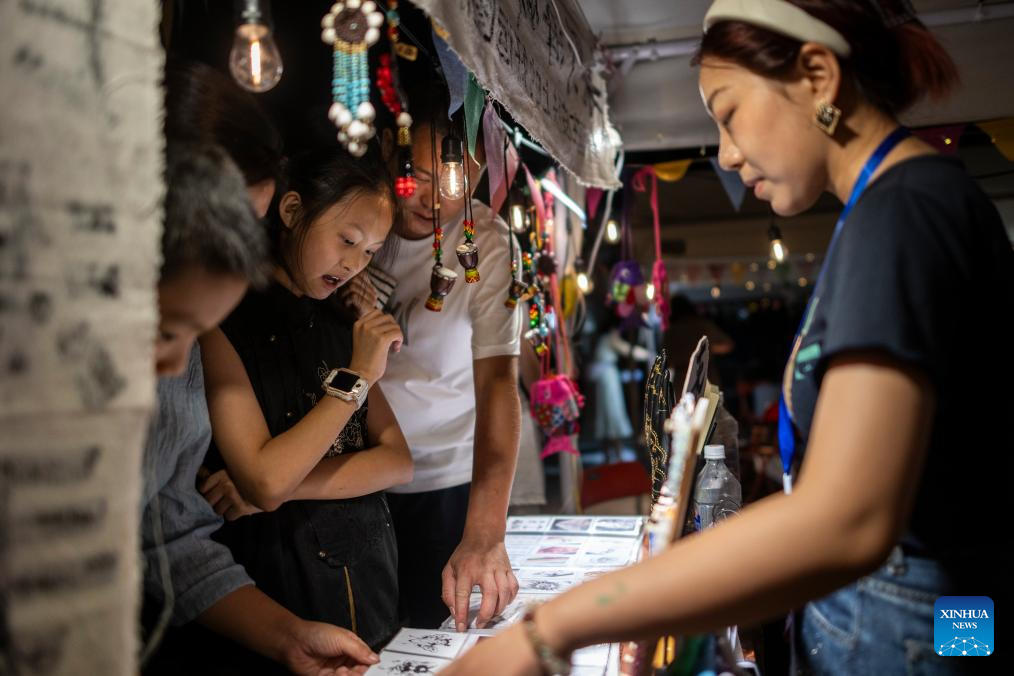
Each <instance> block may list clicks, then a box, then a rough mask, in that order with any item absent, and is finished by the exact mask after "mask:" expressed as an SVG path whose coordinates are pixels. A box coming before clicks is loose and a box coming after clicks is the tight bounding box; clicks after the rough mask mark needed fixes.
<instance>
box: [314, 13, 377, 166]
mask: <svg viewBox="0 0 1014 676" xmlns="http://www.w3.org/2000/svg"><path fill="white" fill-rule="evenodd" d="M383 23H384V15H383V14H381V13H380V12H378V11H377V5H376V3H374V2H373V0H366V1H365V2H362V0H345V2H336V3H335V4H333V5H331V11H329V12H328V13H327V14H325V15H324V18H323V19H321V22H320V25H321V28H323V31H322V32H321V34H320V38H321V40H323V41H324V42H325V43H326V44H329V45H333V46H334V57H333V58H334V61H333V66H332V67H333V71H332V79H331V98H332V101H333V103H332V104H331V108H330V109H329V110H328V112H327V116H328V118H330V120H331V121H332V122H334V124H335V126H336V127H338V140H339V141H340V142H341V144H342V145H343V146H344V147H345V149H346V150H348V151H349V153H350V154H352V155H354V156H356V157H362V156H363V155H364V154H366V147H367V142H368V141H369V140H370V139H371V138H373V136H374V134H376V133H377V132H376V129H374V127H373V120H374V118H375V117H376V111H375V110H374V109H373V105H372V104H371V103H370V71H369V63H368V61H367V58H366V52H367V50H368V49H369V47H370V45H372V44H374V43H375V42H377V40H379V39H380V26H381V25H382V24H383Z"/></svg>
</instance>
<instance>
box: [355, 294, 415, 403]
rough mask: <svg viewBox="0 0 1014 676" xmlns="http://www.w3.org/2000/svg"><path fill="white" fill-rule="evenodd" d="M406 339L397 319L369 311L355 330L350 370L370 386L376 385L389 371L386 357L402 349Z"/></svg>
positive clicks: (356, 324) (375, 311) (359, 321)
mask: <svg viewBox="0 0 1014 676" xmlns="http://www.w3.org/2000/svg"><path fill="white" fill-rule="evenodd" d="M403 340H404V338H403V336H402V334H401V328H400V327H399V326H398V322H396V321H395V320H394V317H392V316H391V315H389V314H385V313H383V312H381V311H380V310H377V309H373V310H370V311H369V312H367V313H366V314H364V315H363V316H362V317H360V318H359V320H358V321H357V322H356V323H355V324H354V325H353V327H352V359H351V360H350V362H349V369H351V370H352V371H355V372H356V373H358V374H359V375H360V376H362V377H363V378H365V379H366V380H367V381H368V382H369V383H370V384H371V385H372V384H374V383H376V382H377V381H378V380H380V379H381V377H383V375H384V371H385V370H386V369H387V355H388V354H389V353H390V352H391V350H394V351H395V352H398V351H399V350H401V343H402V341H403Z"/></svg>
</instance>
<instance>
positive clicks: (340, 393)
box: [323, 369, 370, 409]
mask: <svg viewBox="0 0 1014 676" xmlns="http://www.w3.org/2000/svg"><path fill="white" fill-rule="evenodd" d="M323 387H324V394H326V395H328V396H330V397H336V398H338V399H341V400H343V401H351V402H353V403H354V404H355V405H356V408H357V409H358V408H359V407H360V406H362V405H363V402H364V401H366V393H367V392H369V390H370V384H369V383H368V382H366V380H365V379H364V378H363V377H362V376H360V375H359V374H358V373H356V372H355V371H350V370H349V369H332V370H331V373H328V374H327V378H325V379H324V386H323Z"/></svg>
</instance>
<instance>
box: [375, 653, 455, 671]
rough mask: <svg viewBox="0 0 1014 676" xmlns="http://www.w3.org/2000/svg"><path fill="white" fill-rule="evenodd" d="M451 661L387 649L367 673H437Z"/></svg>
mask: <svg viewBox="0 0 1014 676" xmlns="http://www.w3.org/2000/svg"><path fill="white" fill-rule="evenodd" d="M450 663H451V660H445V659H441V658H439V657H420V656H419V655H407V654H404V653H396V652H389V651H387V650H385V651H383V652H381V653H380V662H378V663H376V664H374V665H373V666H372V667H370V668H369V669H368V670H367V671H366V673H367V674H368V675H369V676H387V674H436V673H439V671H440V670H441V669H443V668H444V667H446V666H447V665H448V664H450Z"/></svg>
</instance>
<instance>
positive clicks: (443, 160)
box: [440, 134, 465, 200]
mask: <svg viewBox="0 0 1014 676" xmlns="http://www.w3.org/2000/svg"><path fill="white" fill-rule="evenodd" d="M461 154H462V153H461V139H459V138H457V137H456V136H454V135H453V134H448V135H447V136H445V137H444V142H443V145H442V146H441V148H440V195H441V197H443V198H444V199H448V200H460V199H461V198H462V197H463V196H464V194H465V175H464V172H463V170H462V166H461Z"/></svg>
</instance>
